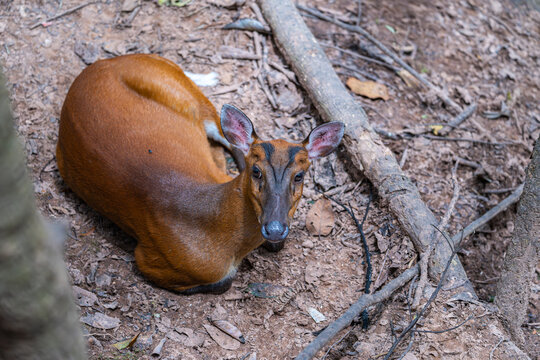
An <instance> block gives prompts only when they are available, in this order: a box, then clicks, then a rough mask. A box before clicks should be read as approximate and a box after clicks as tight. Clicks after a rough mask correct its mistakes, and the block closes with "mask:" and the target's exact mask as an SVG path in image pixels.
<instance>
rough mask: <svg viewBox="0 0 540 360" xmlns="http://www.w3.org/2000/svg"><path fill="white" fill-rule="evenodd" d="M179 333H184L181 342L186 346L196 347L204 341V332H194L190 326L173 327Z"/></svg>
mask: <svg viewBox="0 0 540 360" xmlns="http://www.w3.org/2000/svg"><path fill="white" fill-rule="evenodd" d="M174 331H176V332H177V333H179V334H180V335H185V336H186V338H185V339H184V341H183V343H184V345H185V346H187V347H198V346H201V345H202V344H203V343H204V334H202V333H199V332H197V333H196V332H195V331H193V330H192V329H190V328H183V327H177V328H175V329H174Z"/></svg>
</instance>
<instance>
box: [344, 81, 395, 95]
mask: <svg viewBox="0 0 540 360" xmlns="http://www.w3.org/2000/svg"><path fill="white" fill-rule="evenodd" d="M347 86H348V87H349V88H350V89H351V90H352V91H353V92H354V93H355V94H358V95H362V96H365V97H368V98H370V99H383V100H385V101H386V100H388V99H390V96H389V95H388V88H387V87H386V86H385V85H383V84H379V83H377V82H375V81H371V80H368V81H360V80H358V79H356V78H353V77H350V78H349V79H348V80H347Z"/></svg>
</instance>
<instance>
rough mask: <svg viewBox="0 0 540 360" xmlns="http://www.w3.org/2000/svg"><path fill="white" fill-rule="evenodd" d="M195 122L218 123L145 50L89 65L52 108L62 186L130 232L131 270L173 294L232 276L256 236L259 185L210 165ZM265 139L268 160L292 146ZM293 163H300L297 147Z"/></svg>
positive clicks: (175, 74)
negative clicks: (271, 151)
mask: <svg viewBox="0 0 540 360" xmlns="http://www.w3.org/2000/svg"><path fill="white" fill-rule="evenodd" d="M204 120H212V121H215V122H216V124H219V117H218V115H217V113H216V110H215V108H214V107H213V106H212V104H211V103H210V102H209V100H208V99H206V97H204V95H203V94H202V93H201V92H200V90H199V89H198V88H197V87H196V86H195V85H194V84H193V83H192V82H191V80H189V79H188V78H187V77H186V76H185V75H184V74H183V72H182V70H180V68H179V67H178V66H176V65H175V64H174V63H172V62H170V61H168V60H165V59H162V58H160V57H158V56H154V55H129V56H123V57H118V58H115V59H110V60H102V61H98V62H96V63H95V64H93V65H91V66H89V67H88V68H87V69H86V70H84V71H83V72H82V73H81V75H79V77H78V78H77V79H76V80H75V82H74V83H73V85H72V86H71V88H70V90H69V92H68V95H67V97H66V100H65V103H64V106H63V108H62V114H61V120H60V130H59V138H58V146H57V161H58V168H59V170H60V174H61V175H62V177H63V179H64V181H65V183H66V184H67V185H68V186H69V187H70V188H71V189H72V190H73V191H74V192H75V193H77V194H78V195H79V196H80V197H81V198H82V199H83V200H84V201H86V202H87V203H88V204H89V205H90V206H91V207H93V208H94V209H96V210H97V211H99V212H100V213H101V214H103V215H105V216H106V217H108V218H109V219H111V220H112V221H113V222H115V223H116V224H117V225H119V226H120V227H121V228H122V229H123V230H125V231H126V232H127V233H129V234H130V235H132V236H134V237H135V238H136V239H137V240H138V244H137V247H136V249H135V259H136V262H137V265H138V267H139V269H140V271H141V272H142V273H143V274H144V275H145V276H146V277H148V278H149V279H150V280H152V281H153V282H155V283H156V284H158V285H159V286H162V287H165V288H168V289H171V290H175V291H184V290H186V289H190V288H194V287H196V286H199V285H205V284H213V283H216V282H219V281H223V280H225V279H227V278H228V277H232V275H234V271H235V269H236V267H237V266H238V264H239V263H240V261H241V260H242V258H243V257H245V256H246V255H247V254H248V253H249V252H250V251H251V250H253V249H255V248H256V247H258V246H259V245H261V244H262V243H263V241H264V240H263V237H262V236H261V225H260V224H259V221H258V217H260V215H261V211H262V210H261V209H258V208H257V207H258V205H257V204H258V202H257V196H258V195H257V194H256V192H257V191H260V188H259V189H256V187H255V186H254V185H253V183H252V182H251V181H250V173H249V171H244V172H242V173H241V174H240V175H239V176H238V177H236V178H235V179H231V178H230V177H229V176H228V175H227V174H226V173H224V172H223V171H222V170H220V169H219V168H218V167H217V166H216V164H215V162H214V161H213V159H212V155H211V151H210V146H209V143H208V140H207V138H206V134H205V131H204V126H203V121H204ZM218 128H219V126H218ZM258 142H260V141H259V140H258V139H255V142H254V144H257V143H258ZM271 143H272V144H273V146H274V148H275V149H276V154H275V157H276V158H277V159H279V157H284V158H285V157H287V155H286V154H287V148H288V147H289V146H291V145H295V144H290V143H287V142H285V141H283V140H274V141H271ZM295 146H298V145H295ZM285 160H287V159H285ZM285 160H284V161H285ZM256 162H264V152H263V151H262V150H261V149H258V150H256V151H255V150H253V151H251V152H250V154H249V155H248V156H247V157H246V163H247V164H248V165H247V168H248V169H249V168H250V166H252V165H253V164H254V163H256ZM295 162H296V163H297V164H294V166H296V167H298V169H302V170H307V168H308V166H309V160H308V157H307V151H306V150H303V151H300V152H298V154H296V157H295ZM292 176H294V174H293V175H292ZM298 186H299V188H296V187H295V189H294V190H291V191H293V193H294V194H292V196H291V204H289V205H292V208H291V211H290V216H292V214H293V213H294V209H295V208H296V205H297V203H298V200H299V199H300V196H301V194H302V189H301V185H298Z"/></svg>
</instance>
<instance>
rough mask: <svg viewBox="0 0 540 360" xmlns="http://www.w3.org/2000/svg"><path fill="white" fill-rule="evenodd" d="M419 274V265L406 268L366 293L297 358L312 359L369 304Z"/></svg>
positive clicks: (382, 299) (376, 301) (382, 298)
mask: <svg viewBox="0 0 540 360" xmlns="http://www.w3.org/2000/svg"><path fill="white" fill-rule="evenodd" d="M417 274H418V266H417V265H415V266H413V267H412V268H410V269H408V270H405V271H404V272H403V273H402V274H401V275H399V276H398V277H397V278H395V279H393V280H392V281H390V282H389V283H388V284H386V285H385V286H383V288H382V289H381V290H379V291H377V292H375V293H374V294H364V295H362V296H361V297H360V298H359V299H358V301H356V302H355V303H354V304H353V305H352V306H351V307H350V308H349V309H348V310H347V311H346V312H345V313H344V314H343V315H341V316H340V317H339V318H338V319H336V320H335V321H334V322H333V323H331V324H330V325H328V326H327V327H326V328H325V329H324V330H323V331H322V332H321V333H320V334H319V335H318V336H317V337H316V338H315V340H313V341H312V342H311V343H310V344H309V345H308V346H306V348H305V349H304V350H302V352H301V353H300V354H298V356H297V357H296V358H295V360H309V359H312V358H313V357H314V356H315V354H317V352H318V351H319V350H321V349H322V348H323V346H324V345H326V344H327V343H328V342H329V341H330V340H331V339H332V338H333V337H334V336H335V335H336V334H337V333H339V332H340V331H341V330H343V329H344V328H346V327H347V326H349V325H350V323H351V322H352V321H353V320H354V319H355V318H356V317H357V316H358V314H360V313H361V312H362V311H364V310H365V309H367V308H368V307H369V306H371V305H373V304H376V303H379V302H381V301H384V300H386V299H388V298H389V297H390V296H392V294H393V293H394V291H396V290H397V289H399V288H400V287H402V286H403V285H405V284H406V283H407V282H409V281H410V280H411V279H412V278H413V277H414V276H415V275H417Z"/></svg>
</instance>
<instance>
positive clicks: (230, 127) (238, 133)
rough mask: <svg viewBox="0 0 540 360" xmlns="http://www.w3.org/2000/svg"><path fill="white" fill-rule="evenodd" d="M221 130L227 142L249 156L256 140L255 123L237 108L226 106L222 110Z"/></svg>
mask: <svg viewBox="0 0 540 360" xmlns="http://www.w3.org/2000/svg"><path fill="white" fill-rule="evenodd" d="M221 130H223V135H225V138H226V139H227V141H229V142H230V143H231V144H232V145H234V146H235V147H237V148H238V149H240V150H241V151H242V153H244V155H247V154H248V153H249V148H250V146H251V144H252V143H253V141H254V140H255V139H256V137H257V135H255V131H253V123H252V122H251V120H249V118H248V117H247V116H246V114H244V113H243V112H242V111H240V110H239V109H238V108H236V107H235V106H232V105H229V104H225V105H223V107H222V108H221Z"/></svg>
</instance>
